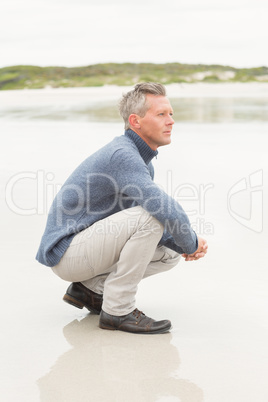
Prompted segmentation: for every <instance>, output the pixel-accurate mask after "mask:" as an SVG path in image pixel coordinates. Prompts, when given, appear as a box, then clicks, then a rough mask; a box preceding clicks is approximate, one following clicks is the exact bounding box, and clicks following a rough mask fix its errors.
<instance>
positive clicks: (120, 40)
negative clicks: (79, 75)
mask: <svg viewBox="0 0 268 402" xmlns="http://www.w3.org/2000/svg"><path fill="white" fill-rule="evenodd" d="M103 62H117V63H121V62H152V63H167V62H181V63H202V64H223V65H231V66H235V67H252V66H255V67H257V66H262V65H266V66H268V1H267V0H241V1H240V0H168V1H163V0H95V1H93V0H2V1H1V25H0V67H4V66H10V65H17V64H32V65H40V66H51V65H61V66H84V65H89V64H95V63H103Z"/></svg>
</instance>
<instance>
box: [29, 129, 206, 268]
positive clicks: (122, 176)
mask: <svg viewBox="0 0 268 402" xmlns="http://www.w3.org/2000/svg"><path fill="white" fill-rule="evenodd" d="M156 155H157V151H153V150H152V149H151V148H150V147H149V146H148V145H147V144H146V143H145V142H144V141H143V140H142V139H141V138H140V136H139V135H138V134H136V133H135V132H134V131H132V130H127V131H126V132H125V135H122V136H120V137H116V138H114V140H113V141H111V142H110V143H109V144H107V145H106V146H104V147H103V148H101V149H100V150H99V151H97V152H95V153H94V154H93V155H91V156H89V157H88V158H87V159H86V160H85V161H84V162H82V163H81V165H79V166H78V167H77V168H76V170H75V171H74V172H73V173H72V174H71V175H70V177H69V178H68V179H67V180H66V182H65V183H64V184H63V186H62V188H61V189H60V191H59V192H58V194H57V195H56V197H55V199H54V201H53V204H52V206H51V208H50V211H49V215H48V219H47V225H46V228H45V232H44V234H43V237H42V239H41V244H40V247H39V250H38V252H37V256H36V259H37V260H38V261H39V262H40V263H41V264H44V265H47V266H49V267H53V266H55V265H57V264H58V262H59V261H60V259H61V257H62V255H63V254H64V252H65V251H66V249H67V248H68V246H69V245H70V243H71V241H72V239H73V237H74V236H75V235H76V234H77V233H78V232H80V231H81V230H84V229H85V228H87V227H89V226H91V225H92V224H93V223H95V222H97V221H99V220H100V219H103V218H106V217H107V216H109V215H112V214H114V213H116V212H118V211H120V210H122V209H126V208H131V207H133V206H136V205H141V206H142V207H143V208H144V209H146V210H147V211H148V212H149V213H150V214H151V215H153V216H155V218H156V219H157V220H158V221H160V222H162V224H163V225H164V228H165V230H164V234H163V237H162V239H161V241H160V244H162V245H165V246H166V247H169V248H171V249H173V250H175V251H177V252H178V253H181V254H182V253H187V254H192V253H194V252H195V251H196V249H197V246H198V241H197V236H196V234H195V232H194V231H193V230H192V228H191V226H190V222H189V219H188V217H187V215H186V213H185V212H184V211H183V209H182V207H181V206H180V204H179V203H177V202H176V201H175V200H174V199H173V198H172V197H170V196H169V195H167V194H166V193H165V192H164V191H163V190H162V189H161V188H160V187H159V186H157V185H156V184H155V183H154V181H153V177H154V171H153V165H152V162H151V160H152V159H153V158H154V157H155V156H156Z"/></svg>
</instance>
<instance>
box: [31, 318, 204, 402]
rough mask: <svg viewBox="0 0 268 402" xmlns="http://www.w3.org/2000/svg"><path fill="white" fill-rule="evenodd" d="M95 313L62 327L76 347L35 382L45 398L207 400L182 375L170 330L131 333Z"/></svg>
mask: <svg viewBox="0 0 268 402" xmlns="http://www.w3.org/2000/svg"><path fill="white" fill-rule="evenodd" d="M98 319H99V318H98V317H97V316H90V315H88V316H86V317H85V318H83V319H82V320H81V321H78V320H74V321H72V322H71V323H69V324H68V325H66V326H65V327H64V329H63V334H64V336H65V338H66V340H67V341H68V343H70V345H72V349H71V350H69V351H68V352H66V353H65V354H63V355H62V356H60V357H59V358H58V360H57V361H56V363H55V365H54V366H53V367H52V368H51V370H50V372H49V373H48V374H46V375H45V376H44V377H42V378H40V379H39V380H38V381H37V383H38V386H39V390H40V400H41V401H49V402H51V401H58V402H60V401H65V402H67V401H72V402H73V401H94V402H95V401H96V402H97V401H102V402H103V401H109V402H113V401H116V402H117V401H118V402H126V401H128V402H132V401H133V402H134V401H135V402H137V401H138V402H143V401H144V402H155V401H156V400H157V401H164V400H167V399H165V398H168V399H169V398H170V400H178V401H181V402H201V401H203V392H202V390H201V389H200V388H199V387H198V386H196V385H195V384H193V383H192V382H190V381H187V380H185V379H180V378H179V377H178V374H177V372H178V369H179V366H180V358H179V354H178V351H177V349H176V347H175V346H174V345H172V344H171V340H172V334H171V333H167V334H163V335H160V336H159V335H132V334H126V333H123V332H119V331H114V332H113V331H104V330H101V329H100V328H98Z"/></svg>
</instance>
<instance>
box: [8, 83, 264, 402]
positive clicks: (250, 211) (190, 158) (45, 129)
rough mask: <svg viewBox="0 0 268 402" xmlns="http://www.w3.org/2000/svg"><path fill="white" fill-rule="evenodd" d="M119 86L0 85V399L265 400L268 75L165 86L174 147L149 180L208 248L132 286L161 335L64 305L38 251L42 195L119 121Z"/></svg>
mask: <svg viewBox="0 0 268 402" xmlns="http://www.w3.org/2000/svg"><path fill="white" fill-rule="evenodd" d="M128 89H129V88H123V87H115V86H112V87H108V86H104V87H96V88H66V89H51V88H46V89H44V90H23V91H16V90H14V91H0V132H1V140H2V146H1V151H0V153H1V157H0V163H1V173H0V186H1V191H2V194H3V196H2V197H1V222H2V231H1V245H2V247H1V256H2V262H1V273H2V285H3V286H2V291H1V323H2V331H1V334H0V339H1V340H0V348H1V361H2V373H1V398H2V399H3V401H12V402H13V401H21V402H24V401H25V402H36V401H49V402H51V401H57V402H69V401H70V402H71V401H74V400H75V401H78V402H80V401H81V402H82V401H85V400H86V401H94V402H96V401H100V402H115V401H116V402H125V401H128V402H141V401H144V402H149V401H151V402H173V401H177V402H226V401H228V402H252V401H257V402H266V401H267V400H268V385H267V378H266V377H267V375H266V373H267V370H268V346H267V338H268V316H267V308H268V292H267V287H268V264H267V258H266V249H267V242H268V213H267V212H268V210H267V201H266V200H267V196H268V182H267V177H268V158H267V149H268V84H264V83H250V84H239V83H236V84H183V85H179V84H173V85H169V86H167V92H168V96H169V97H170V99H171V103H172V104H174V116H175V121H176V123H175V125H174V129H173V134H172V143H171V145H169V146H167V147H164V148H161V149H159V155H158V157H157V159H156V160H155V161H154V167H155V181H156V182H157V183H158V184H159V185H160V186H162V187H163V188H164V189H165V191H166V192H168V193H169V194H170V195H172V196H173V197H174V198H176V199H178V201H179V202H181V204H182V205H183V207H184V209H185V210H186V212H187V213H188V215H189V217H190V220H191V222H192V225H193V227H194V229H195V230H196V232H197V233H199V234H200V235H202V236H203V237H206V238H207V240H208V243H209V252H208V255H207V256H206V258H204V259H202V260H200V261H197V262H188V263H187V262H185V261H182V262H181V263H180V264H179V265H178V266H177V267H176V268H174V269H173V270H172V271H170V272H168V273H165V274H161V275H159V276H155V277H153V278H148V279H146V280H144V281H143V282H142V283H141V284H140V287H139V291H138V294H137V306H138V307H139V308H140V309H141V310H143V311H144V312H145V313H146V314H147V315H149V316H152V317H154V318H156V319H162V318H168V319H170V320H171V321H172V325H173V327H172V330H171V332H170V333H168V334H166V335H162V336H160V335H157V336H142V335H141V336H135V335H131V334H127V333H120V332H112V331H103V330H101V329H99V328H98V317H97V316H92V315H91V314H89V313H88V312H87V311H86V310H78V309H75V308H74V307H73V308H72V307H71V306H69V305H67V304H65V303H63V301H62V297H63V295H64V293H65V290H66V288H67V286H68V283H67V282H63V281H62V280H60V279H59V278H58V277H56V276H55V275H54V274H53V273H52V272H51V270H50V269H49V268H47V267H44V266H41V265H40V264H38V263H37V262H36V261H35V254H36V251H37V248H38V245H39V242H40V238H41V235H42V233H43V230H44V226H45V223H46V216H47V214H48V209H49V206H50V204H51V201H52V199H53V197H54V196H55V194H56V192H57V191H58V189H59V188H60V186H61V184H62V183H63V182H64V181H65V179H66V178H67V177H68V175H69V174H70V173H71V172H72V171H73V169H74V168H75V167H76V166H77V165H78V164H79V163H80V162H81V161H82V160H84V159H85V158H86V157H87V156H88V155H89V154H91V153H93V152H94V151H95V150H97V149H98V148H100V147H101V146H102V145H104V144H106V143H107V142H108V141H110V140H111V139H112V138H114V137H115V136H117V135H122V134H123V132H124V129H123V123H122V122H121V119H120V117H119V116H118V113H117V110H116V104H117V102H118V99H119V98H120V96H121V94H122V92H126V91H127V90H128Z"/></svg>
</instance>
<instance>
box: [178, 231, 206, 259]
mask: <svg viewBox="0 0 268 402" xmlns="http://www.w3.org/2000/svg"><path fill="white" fill-rule="evenodd" d="M197 238H198V249H197V250H196V251H195V252H194V253H193V254H186V253H184V254H182V257H183V258H185V261H196V260H199V258H202V257H205V255H206V254H207V249H208V243H207V241H206V240H205V239H203V238H202V237H199V236H198V237H197Z"/></svg>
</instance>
